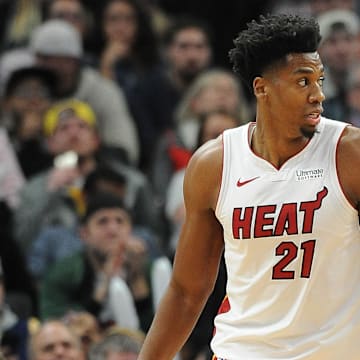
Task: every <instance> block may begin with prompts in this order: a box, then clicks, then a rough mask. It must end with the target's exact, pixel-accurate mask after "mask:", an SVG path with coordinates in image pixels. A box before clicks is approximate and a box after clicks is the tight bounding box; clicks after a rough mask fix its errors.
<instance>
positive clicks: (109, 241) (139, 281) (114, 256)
mask: <svg viewBox="0 0 360 360" xmlns="http://www.w3.org/2000/svg"><path fill="white" fill-rule="evenodd" d="M132 229H133V224H132V217H131V212H130V211H129V210H128V209H127V208H126V206H125V205H124V203H123V201H122V199H121V198H119V197H117V196H115V195H114V194H113V193H104V192H98V193H96V194H94V195H92V196H90V198H89V200H88V203H87V207H86V211H85V213H84V215H83V217H82V221H81V226H80V229H79V234H80V238H81V239H82V241H83V243H84V247H83V248H82V250H80V251H78V252H77V253H75V254H73V255H71V256H68V257H65V258H63V259H62V260H60V261H58V262H57V263H55V264H54V266H52V267H50V269H49V271H48V272H47V274H46V275H45V278H44V280H43V283H42V287H41V292H40V312H41V316H42V318H43V319H46V318H51V317H59V316H63V315H64V314H66V313H67V312H69V311H74V310H75V311H79V310H82V311H84V310H85V311H88V312H90V313H92V314H93V315H94V316H96V317H97V319H98V320H99V321H100V322H101V324H103V325H104V326H106V324H113V323H115V324H116V325H117V326H120V327H125V328H129V329H133V330H135V329H139V328H141V329H143V330H147V329H148V327H149V326H150V323H151V320H152V317H153V312H154V308H153V304H154V303H153V301H154V300H153V299H154V297H153V290H154V292H157V294H154V295H155V296H156V297H157V298H158V297H159V290H157V291H156V288H155V287H156V286H158V285H159V284H158V282H156V281H154V282H153V281H152V279H153V278H152V277H151V275H150V274H148V271H149V269H150V268H152V267H153V266H154V265H152V264H149V261H150V259H149V255H148V253H147V250H146V246H144V243H143V241H142V240H141V239H139V238H136V237H134V236H133V232H132ZM156 263H157V264H156V266H155V267H156V268H158V269H159V266H158V265H159V264H161V265H160V266H161V267H163V268H164V258H160V259H158V260H157V261H156ZM167 264H168V267H167V272H166V270H165V271H160V273H161V274H160V275H159V271H158V272H157V275H156V276H157V277H158V278H159V277H161V280H162V281H161V282H162V284H161V285H162V287H161V290H160V292H161V293H162V292H163V289H164V288H163V286H164V285H165V284H166V283H167V281H168V280H169V274H170V269H171V266H170V264H169V262H167ZM164 274H165V276H164ZM155 283H157V285H154V284H155Z"/></svg>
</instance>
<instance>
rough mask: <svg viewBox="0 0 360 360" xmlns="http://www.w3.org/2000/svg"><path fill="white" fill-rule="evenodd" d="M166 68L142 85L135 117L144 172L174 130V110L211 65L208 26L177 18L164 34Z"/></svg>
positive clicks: (186, 18) (210, 44)
mask: <svg viewBox="0 0 360 360" xmlns="http://www.w3.org/2000/svg"><path fill="white" fill-rule="evenodd" d="M162 53H163V57H164V62H165V64H164V67H160V68H159V72H157V73H156V72H155V73H152V74H150V76H148V77H146V78H145V79H144V81H142V82H141V84H139V88H138V96H137V101H138V103H137V106H136V107H135V111H136V114H135V118H136V121H137V124H138V129H139V132H140V133H139V136H140V139H141V145H142V161H141V165H142V169H143V170H144V171H145V172H147V171H149V168H150V167H151V163H152V161H153V160H154V159H153V154H154V148H155V146H156V144H157V141H158V140H159V139H160V137H161V136H162V135H163V134H164V132H165V131H166V130H167V129H172V128H173V127H174V111H175V107H176V105H177V104H178V102H179V100H180V98H181V97H182V95H183V94H184V92H185V90H186V89H187V87H188V86H189V85H190V84H191V83H192V81H193V80H194V79H195V77H196V76H197V75H199V74H200V73H202V72H203V71H204V70H206V69H208V68H209V67H210V66H211V62H212V43H211V32H210V29H209V27H208V26H207V24H206V23H204V22H202V21H200V20H197V19H193V18H188V17H185V18H184V17H178V18H177V19H174V21H173V22H172V23H171V25H170V27H169V29H168V31H167V32H166V34H165V35H164V42H163V46H162Z"/></svg>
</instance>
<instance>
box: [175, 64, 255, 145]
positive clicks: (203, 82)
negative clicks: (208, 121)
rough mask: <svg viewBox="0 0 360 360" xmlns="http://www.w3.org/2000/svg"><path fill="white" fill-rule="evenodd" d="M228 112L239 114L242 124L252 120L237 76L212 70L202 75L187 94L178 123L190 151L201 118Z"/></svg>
mask: <svg viewBox="0 0 360 360" xmlns="http://www.w3.org/2000/svg"><path fill="white" fill-rule="evenodd" d="M214 110H224V111H228V112H232V113H234V114H238V116H239V117H240V119H241V122H242V123H245V122H248V121H249V120H251V117H250V116H251V115H250V114H251V112H250V109H249V104H248V103H247V100H246V98H245V96H244V94H243V91H242V88H241V86H240V83H239V81H238V79H237V78H236V76H235V75H234V74H232V73H231V72H229V71H228V70H225V69H220V68H219V69H211V70H207V71H205V72H203V73H202V74H200V75H199V76H198V77H197V78H196V79H195V80H194V82H193V84H192V85H190V87H189V88H188V90H187V91H186V93H185V94H184V96H183V98H182V101H181V102H180V103H179V105H178V107H177V111H176V113H175V120H176V123H177V128H178V133H179V135H180V138H181V140H182V141H183V143H184V145H185V147H186V148H188V149H190V150H193V149H194V147H195V146H196V139H197V136H198V133H199V128H200V121H199V115H201V114H204V113H207V112H210V111H214Z"/></svg>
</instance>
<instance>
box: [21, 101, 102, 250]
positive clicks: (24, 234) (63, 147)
mask: <svg viewBox="0 0 360 360" xmlns="http://www.w3.org/2000/svg"><path fill="white" fill-rule="evenodd" d="M43 129H44V133H45V143H46V148H47V151H48V153H49V155H50V156H51V157H52V159H54V165H53V162H52V163H51V166H50V167H49V168H48V169H46V170H44V171H43V172H41V173H39V174H37V175H35V176H33V177H32V178H31V179H30V180H29V181H28V182H27V183H26V185H25V186H24V187H23V191H22V193H21V200H20V206H19V207H18V209H17V211H16V212H15V226H14V230H15V236H16V239H17V240H18V241H19V243H20V244H21V246H22V247H23V249H24V251H25V253H26V252H27V250H28V247H29V246H30V244H31V242H32V240H33V238H34V237H35V236H36V235H37V234H38V232H39V231H40V229H41V228H42V227H43V226H45V225H48V224H63V225H66V226H67V227H72V226H73V225H74V221H75V220H74V211H75V210H74V206H75V204H76V200H77V199H78V196H77V194H78V191H77V189H78V186H79V184H80V183H81V180H82V179H83V177H84V176H85V175H86V174H87V173H89V172H90V171H92V170H93V169H94V168H95V166H96V159H95V154H96V152H97V151H98V148H99V146H100V139H99V135H98V132H97V128H96V117H95V114H94V112H93V110H92V109H91V107H90V106H89V105H88V104H87V103H85V102H82V101H79V100H75V99H72V100H66V101H64V102H60V103H56V104H54V105H53V106H52V107H50V109H49V110H48V111H47V113H46V114H45V118H44V123H43ZM64 154H65V156H64ZM66 154H67V155H66ZM57 156H60V158H57ZM69 160H70V161H69ZM73 160H75V161H73ZM77 160H79V161H78V162H77ZM55 161H56V162H55ZM70 162H72V163H70Z"/></svg>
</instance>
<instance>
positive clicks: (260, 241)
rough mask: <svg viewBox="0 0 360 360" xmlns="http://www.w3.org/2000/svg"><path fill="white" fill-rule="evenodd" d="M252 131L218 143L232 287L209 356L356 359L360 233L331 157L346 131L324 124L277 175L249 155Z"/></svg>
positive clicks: (221, 216)
mask: <svg viewBox="0 0 360 360" xmlns="http://www.w3.org/2000/svg"><path fill="white" fill-rule="evenodd" d="M253 126H254V124H253V123H252V124H247V125H244V126H241V127H239V128H236V129H231V130H227V131H225V132H224V135H223V143H224V144H223V145H224V163H223V174H222V184H221V189H220V194H219V199H218V204H217V208H216V216H217V218H218V220H219V221H220V222H221V224H222V226H223V229H224V241H225V260H226V265H227V269H228V284H227V298H226V299H225V301H224V303H223V305H222V308H221V309H220V312H221V313H219V314H218V315H217V316H216V319H215V335H214V338H213V340H212V343H211V347H212V349H213V351H214V354H215V355H216V356H217V357H218V358H224V359H228V360H239V359H241V360H252V359H261V360H268V359H286V360H295V359H296V360H300V359H301V360H303V359H306V360H344V359H346V360H359V359H360V228H359V220H358V212H357V210H356V209H354V207H353V206H352V205H351V204H350V202H349V201H348V200H347V199H346V197H345V195H344V193H343V192H342V190H341V186H340V183H339V180H338V177H337V170H336V159H335V157H336V148H337V144H338V141H339V138H340V136H341V133H342V131H343V129H344V127H345V126H346V124H344V123H340V122H337V121H333V120H329V119H325V118H322V119H321V121H320V124H319V126H318V130H319V132H318V133H316V134H315V135H314V136H313V138H312V139H311V140H310V141H309V143H308V144H307V146H306V147H305V148H304V149H303V150H302V151H300V152H299V153H298V154H296V155H295V156H293V157H292V158H290V159H289V160H288V161H287V162H286V163H284V164H283V165H282V167H281V168H280V169H277V168H275V167H274V166H273V165H271V164H270V163H269V162H267V161H265V160H264V159H262V158H260V157H258V156H257V155H255V154H254V153H253V152H252V150H251V148H250V146H249V137H250V132H251V129H252V128H253ZM348 166H352V164H351V163H350V164H348Z"/></svg>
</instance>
